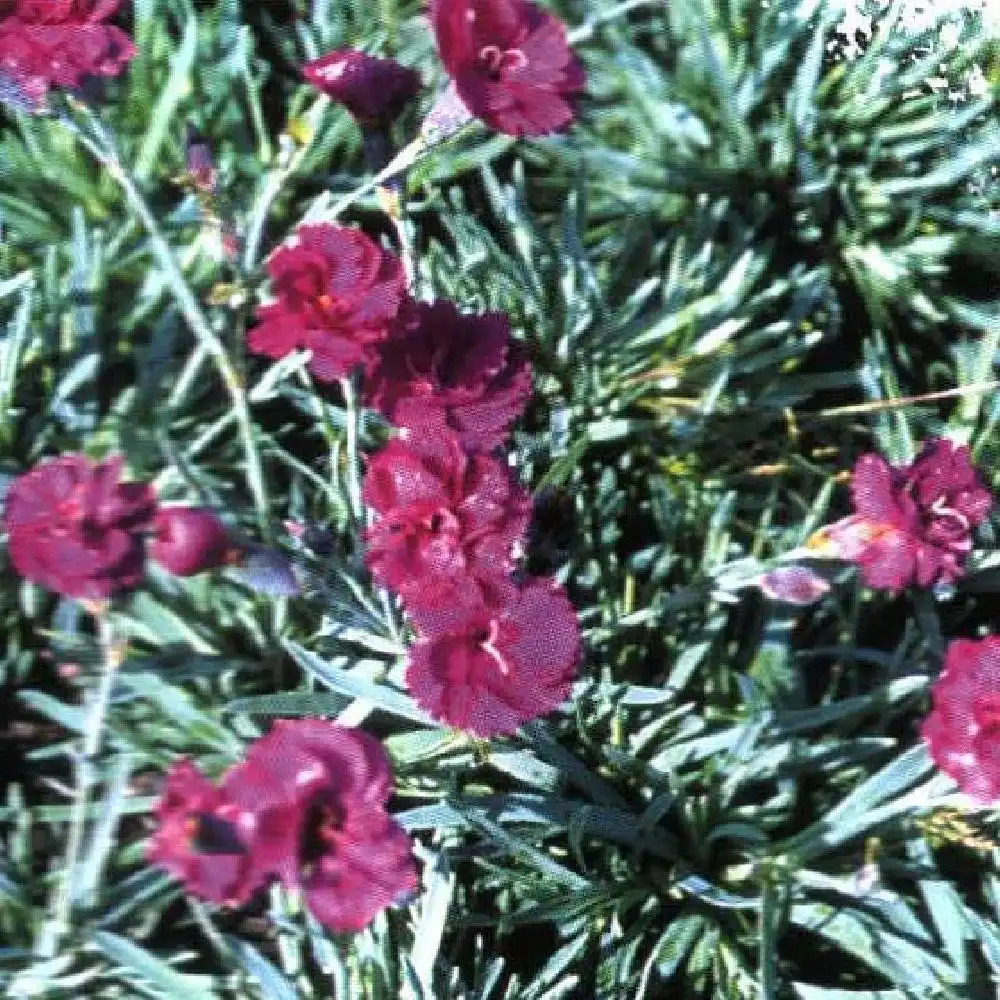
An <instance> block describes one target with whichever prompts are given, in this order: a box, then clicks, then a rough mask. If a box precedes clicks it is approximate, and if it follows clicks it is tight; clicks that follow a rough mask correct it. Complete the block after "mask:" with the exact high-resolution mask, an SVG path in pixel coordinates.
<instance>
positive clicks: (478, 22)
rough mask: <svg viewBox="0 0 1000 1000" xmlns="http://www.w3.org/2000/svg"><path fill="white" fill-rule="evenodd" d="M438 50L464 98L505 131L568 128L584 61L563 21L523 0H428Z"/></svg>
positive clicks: (580, 86)
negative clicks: (571, 47) (574, 48)
mask: <svg viewBox="0 0 1000 1000" xmlns="http://www.w3.org/2000/svg"><path fill="white" fill-rule="evenodd" d="M431 22H432V24H433V26H434V34H435V36H436V37H437V46H438V50H439V51H440V53H441V60H442V62H443V63H444V66H445V69H446V70H447V71H448V75H449V76H450V77H451V78H452V81H453V83H454V86H455V89H456V91H457V93H458V96H459V97H460V98H461V100H462V102H463V103H464V104H465V105H466V107H467V108H468V109H469V111H470V112H471V113H472V114H474V115H475V116H476V117H477V118H481V119H482V120H483V121H485V122H486V124H487V125H489V126H490V127H491V128H494V129H496V130H497V131H498V132H505V133H507V134H508V135H545V134H547V133H550V132H558V131H560V130H561V129H564V128H566V127H567V126H568V125H569V124H570V123H571V122H572V121H573V117H574V110H573V104H572V99H573V98H574V97H575V96H576V94H577V93H579V91H581V90H582V89H583V85H584V76H583V68H582V66H581V65H580V63H579V61H578V60H577V59H576V57H575V56H574V55H573V51H572V50H571V49H570V47H569V43H568V42H567V39H566V30H565V28H564V27H563V25H562V24H561V23H560V22H559V21H558V20H557V19H556V18H554V17H553V16H552V15H551V14H547V13H545V12H544V11H543V10H541V9H540V8H539V7H538V6H537V5H536V4H534V3H529V2H527V0H432V2H431Z"/></svg>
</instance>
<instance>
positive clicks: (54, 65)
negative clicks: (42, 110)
mask: <svg viewBox="0 0 1000 1000" xmlns="http://www.w3.org/2000/svg"><path fill="white" fill-rule="evenodd" d="M117 8H118V0H6V2H5V3H2V4H0V75H3V76H7V77H9V78H10V79H11V80H13V81H14V83H15V84H16V85H17V87H18V88H19V89H20V90H21V91H22V92H23V93H24V94H25V96H26V97H27V98H28V99H29V100H32V101H34V102H35V103H36V104H37V103H40V102H41V101H42V100H43V99H44V97H45V95H46V94H47V93H48V91H49V88H50V87H68V88H76V87H79V86H80V84H81V83H82V82H83V80H84V78H85V77H88V76H117V75H118V74H119V73H120V72H121V71H122V69H123V68H124V66H125V64H126V63H127V62H128V61H129V60H130V59H131V58H132V57H133V56H134V55H135V46H134V45H133V44H132V41H131V39H130V38H129V37H128V35H126V34H125V33H124V32H123V31H122V30H121V29H120V28H116V27H115V26H114V25H112V24H107V23H106V22H107V20H108V19H109V18H110V17H111V16H112V15H113V14H114V13H115V11H116V10H117Z"/></svg>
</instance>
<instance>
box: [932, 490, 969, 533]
mask: <svg viewBox="0 0 1000 1000" xmlns="http://www.w3.org/2000/svg"><path fill="white" fill-rule="evenodd" d="M930 513H932V514H933V515H934V516H935V517H941V518H946V519H948V520H951V521H954V522H955V524H956V525H957V526H958V528H959V529H960V530H961V531H969V530H970V529H971V528H972V522H971V521H970V520H969V519H968V518H967V517H966V516H965V515H964V514H963V513H962V512H961V511H957V510H955V508H954V507H949V506H948V498H947V497H938V498H937V500H935V501H934V503H933V504H931V507H930Z"/></svg>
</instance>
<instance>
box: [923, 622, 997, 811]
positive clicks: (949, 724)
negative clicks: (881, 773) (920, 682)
mask: <svg viewBox="0 0 1000 1000" xmlns="http://www.w3.org/2000/svg"><path fill="white" fill-rule="evenodd" d="M932 696H933V703H934V706H933V709H932V711H931V713H930V715H928V716H927V718H926V719H925V720H924V724H923V727H922V735H923V737H924V739H925V740H926V741H927V744H928V747H929V750H930V754H931V757H932V758H933V759H934V762H935V763H936V764H937V765H938V767H940V768H941V770H942V771H944V772H945V774H947V775H949V777H951V778H954V780H955V781H956V782H957V783H958V786H959V788H961V790H962V791H963V792H965V793H966V794H968V795H969V796H971V797H972V798H974V799H975V800H976V801H978V802H982V803H988V802H995V801H996V800H997V799H1000V636H995V635H991V636H988V637H987V638H985V639H980V640H974V639H956V640H955V641H954V642H951V643H949V644H948V650H947V653H946V655H945V661H944V670H943V671H942V672H941V676H940V677H939V678H938V680H937V682H936V683H935V685H934V688H933V691H932Z"/></svg>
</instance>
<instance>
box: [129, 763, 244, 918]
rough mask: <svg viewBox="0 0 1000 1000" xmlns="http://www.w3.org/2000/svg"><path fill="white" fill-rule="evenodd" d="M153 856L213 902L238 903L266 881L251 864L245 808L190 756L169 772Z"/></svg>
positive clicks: (195, 892)
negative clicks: (196, 765) (209, 778)
mask: <svg viewBox="0 0 1000 1000" xmlns="http://www.w3.org/2000/svg"><path fill="white" fill-rule="evenodd" d="M155 816H156V822H157V829H156V833H155V834H154V835H153V837H152V838H151V839H150V841H149V843H148V845H147V847H146V857H147V858H148V859H149V861H151V862H153V863H154V864H156V865H159V866H160V867H161V868H164V869H166V871H168V872H170V874H171V875H173V876H174V877H175V878H178V879H180V880H181V881H182V882H183V883H184V887H185V888H186V889H187V891H188V892H190V893H192V894H193V895H195V896H198V897H199V898H200V899H207V900H209V902H212V903H225V904H228V905H231V906H239V905H241V904H242V903H245V902H247V900H249V899H250V897H251V896H252V895H253V894H254V892H256V890H257V889H259V888H260V886H261V885H262V880H261V879H260V878H259V877H257V878H255V873H254V872H253V868H252V865H251V853H250V849H249V840H248V835H247V828H248V825H249V824H248V823H247V822H246V821H245V820H243V821H241V811H240V809H239V807H238V806H236V805H235V804H234V803H233V802H231V801H230V800H229V798H228V797H227V796H226V795H225V794H223V792H222V791H220V790H219V789H218V788H216V786H215V785H213V784H212V782H210V781H209V780H208V779H207V778H206V777H205V776H204V775H203V774H202V773H201V772H200V771H199V770H198V768H197V767H195V765H194V764H192V763H191V762H190V761H189V760H180V761H177V762H176V763H175V764H174V765H173V766H172V767H171V768H170V771H169V772H168V774H167V780H166V784H165V786H164V790H163V795H162V797H161V798H160V801H159V802H158V803H157V806H156V811H155Z"/></svg>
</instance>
